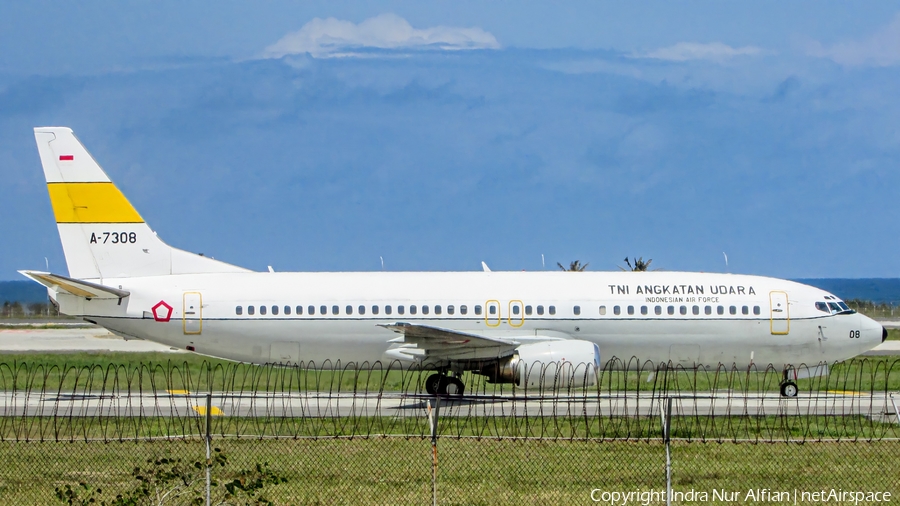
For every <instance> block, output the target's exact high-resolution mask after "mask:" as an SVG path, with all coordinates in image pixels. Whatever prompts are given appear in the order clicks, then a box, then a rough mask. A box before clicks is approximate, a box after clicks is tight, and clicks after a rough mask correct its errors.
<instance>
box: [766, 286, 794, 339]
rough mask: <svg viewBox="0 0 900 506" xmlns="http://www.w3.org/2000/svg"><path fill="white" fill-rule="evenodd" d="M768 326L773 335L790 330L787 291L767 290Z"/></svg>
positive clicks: (783, 333)
mask: <svg viewBox="0 0 900 506" xmlns="http://www.w3.org/2000/svg"><path fill="white" fill-rule="evenodd" d="M769 328H770V329H771V332H772V334H774V335H787V334H788V333H790V331H791V311H790V305H789V304H788V294H787V292H781V291H776V292H769Z"/></svg>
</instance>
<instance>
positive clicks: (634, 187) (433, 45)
mask: <svg viewBox="0 0 900 506" xmlns="http://www.w3.org/2000/svg"><path fill="white" fill-rule="evenodd" d="M485 4H486V5H485ZM860 6H864V8H862V7H860ZM0 49H2V51H0V167H2V177H3V181H4V184H3V185H0V213H2V216H3V217H4V218H3V219H2V220H0V236H2V237H3V247H2V248H0V279H17V277H18V275H17V274H16V272H15V271H16V269H22V268H43V266H44V258H45V257H47V258H48V261H49V263H50V266H51V270H54V271H57V272H65V267H64V260H63V257H62V251H61V248H60V246H59V240H58V237H57V234H56V230H55V226H54V223H53V218H52V211H51V209H50V205H49V200H48V198H47V195H46V189H45V187H44V183H43V178H42V174H41V171H40V168H39V162H38V159H37V154H36V150H35V147H34V141H33V137H32V133H31V129H32V127H34V126H38V125H51V124H53V125H66V126H71V127H72V128H74V129H75V132H76V134H77V135H78V136H79V137H80V138H81V139H82V141H83V142H84V143H85V144H86V145H87V147H88V149H89V150H90V151H91V152H92V153H93V154H94V156H95V158H97V159H98V161H99V162H100V163H101V165H103V166H104V168H105V169H106V170H107V172H108V173H109V174H110V175H111V177H112V178H113V180H114V181H115V182H116V183H117V184H118V185H119V186H120V188H122V190H123V191H124V192H125V193H126V195H127V196H128V197H129V198H130V199H131V201H132V203H134V204H135V206H136V207H137V208H138V210H139V211H140V212H141V214H142V215H143V216H144V218H146V219H147V221H148V222H149V223H150V225H151V226H152V227H153V228H154V229H155V230H157V232H158V233H159V234H160V236H161V237H162V238H163V239H165V240H166V241H167V242H169V243H171V244H173V245H175V246H178V247H182V248H184V249H188V250H191V251H197V252H203V253H205V254H207V255H212V256H215V257H216V258H219V259H222V260H225V261H229V262H233V263H236V264H240V265H244V266H247V267H250V268H254V269H260V270H264V269H265V268H266V266H267V265H272V266H274V267H275V268H276V269H277V270H376V269H381V261H380V257H383V258H384V263H385V268H386V269H389V270H418V269H423V270H470V269H478V268H480V262H481V261H482V260H483V261H486V262H487V263H488V264H489V265H490V266H491V267H492V268H493V269H495V270H519V269H526V270H537V269H541V268H542V264H541V255H544V258H545V260H546V265H547V267H548V268H549V267H552V266H554V265H555V263H556V262H557V261H559V262H563V263H567V262H569V261H571V260H574V259H579V260H581V261H583V262H590V267H589V268H591V269H596V270H608V269H616V266H617V265H623V262H622V259H623V258H624V257H625V256H626V255H628V256H643V257H644V258H645V259H646V258H648V257H649V258H653V265H654V266H659V267H661V268H664V269H667V270H699V271H728V272H740V273H752V274H764V275H773V276H779V277H898V276H900V257H898V256H897V255H896V254H894V253H893V252H895V251H897V250H898V249H900V248H898V246H900V234H898V228H900V208H898V206H897V205H896V203H895V201H896V200H897V198H896V196H897V194H898V192H897V188H898V183H900V170H898V167H897V162H898V160H900V158H898V155H900V114H898V113H900V102H898V99H897V93H896V90H897V89H900V7H898V6H897V4H896V3H894V2H882V3H879V2H869V3H865V4H853V3H829V2H791V3H790V4H789V5H788V6H784V5H782V3H777V2H754V3H732V2H690V3H675V2H658V3H654V2H650V3H640V5H639V6H637V7H636V6H634V5H627V6H623V5H615V4H603V3H597V2H567V3H564V4H563V5H562V7H559V6H557V5H553V4H550V3H530V2H492V3H486V2H485V3H482V2H431V3H426V2H302V3H295V2H274V1H273V2H266V3H264V4H263V5H261V6H260V5H254V6H252V7H251V6H250V5H249V4H245V3H239V2H215V3H213V2H93V3H89V4H76V3H69V4H65V5H61V6H60V5H59V4H57V3H52V2H28V3H25V2H22V3H15V2H7V3H4V4H2V5H0ZM723 252H726V253H727V255H728V259H729V265H728V266H726V265H725V261H724V256H723Z"/></svg>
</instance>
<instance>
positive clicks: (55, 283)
mask: <svg viewBox="0 0 900 506" xmlns="http://www.w3.org/2000/svg"><path fill="white" fill-rule="evenodd" d="M19 273H20V274H22V275H23V276H25V277H27V278H30V279H32V280H33V281H37V282H38V283H40V284H42V285H44V286H46V287H47V288H49V289H51V290H55V291H57V292H63V293H68V294H71V295H75V296H77V297H84V298H86V299H123V298H125V297H128V296H129V295H131V292H128V291H126V290H119V289H118V288H113V287H111V286H104V285H98V284H96V283H91V282H90V281H83V280H80V279H72V278H70V277H67V276H63V275H61V274H51V273H49V272H38V271H19Z"/></svg>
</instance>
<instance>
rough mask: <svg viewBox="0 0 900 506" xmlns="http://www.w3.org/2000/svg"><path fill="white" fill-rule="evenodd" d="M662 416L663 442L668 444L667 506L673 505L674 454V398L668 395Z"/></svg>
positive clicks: (661, 412)
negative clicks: (672, 446)
mask: <svg viewBox="0 0 900 506" xmlns="http://www.w3.org/2000/svg"><path fill="white" fill-rule="evenodd" d="M659 414H660V416H661V417H662V430H663V442H664V443H665V445H666V506H672V454H671V449H670V446H669V443H670V442H671V440H672V438H671V434H670V433H671V430H672V421H671V420H672V398H671V397H668V396H666V407H665V411H663V410H662V409H660V413H659Z"/></svg>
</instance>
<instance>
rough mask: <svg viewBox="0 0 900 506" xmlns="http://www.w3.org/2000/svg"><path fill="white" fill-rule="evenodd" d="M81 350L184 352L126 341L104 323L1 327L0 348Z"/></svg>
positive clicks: (6, 349) (53, 350)
mask: <svg viewBox="0 0 900 506" xmlns="http://www.w3.org/2000/svg"><path fill="white" fill-rule="evenodd" d="M81 351H89V352H103V351H124V352H151V351H157V352H173V353H183V352H184V351H183V350H179V349H175V348H170V347H168V346H165V345H162V344H157V343H154V342H150V341H143V340H137V339H132V340H128V341H126V340H125V339H122V338H121V337H119V336H117V335H115V334H112V333H110V332H109V331H108V330H106V329H104V328H101V327H86V328H85V327H83V326H77V325H65V328H53V329H40V328H28V327H27V326H24V325H23V326H22V328H13V329H0V352H6V353H26V352H42V353H70V352H81ZM184 353H186V352H184Z"/></svg>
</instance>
